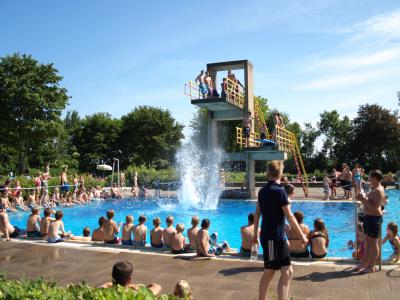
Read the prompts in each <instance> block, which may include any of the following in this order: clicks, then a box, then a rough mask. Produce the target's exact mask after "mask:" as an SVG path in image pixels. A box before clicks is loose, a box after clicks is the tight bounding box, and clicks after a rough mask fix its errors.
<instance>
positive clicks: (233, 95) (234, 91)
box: [225, 78, 244, 108]
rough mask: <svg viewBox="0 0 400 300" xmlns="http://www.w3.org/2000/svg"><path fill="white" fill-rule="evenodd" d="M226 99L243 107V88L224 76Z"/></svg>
mask: <svg viewBox="0 0 400 300" xmlns="http://www.w3.org/2000/svg"><path fill="white" fill-rule="evenodd" d="M226 80H227V85H226V91H225V92H226V100H227V101H228V102H229V103H232V104H233V105H235V106H237V107H239V108H243V107H244V90H243V88H242V87H241V86H240V85H239V84H238V83H237V82H235V81H233V80H232V79H229V78H226Z"/></svg>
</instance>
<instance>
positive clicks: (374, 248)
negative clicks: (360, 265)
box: [364, 237, 379, 272]
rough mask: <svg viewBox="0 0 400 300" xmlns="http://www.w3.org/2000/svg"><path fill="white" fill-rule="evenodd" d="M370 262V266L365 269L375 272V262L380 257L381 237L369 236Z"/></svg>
mask: <svg viewBox="0 0 400 300" xmlns="http://www.w3.org/2000/svg"><path fill="white" fill-rule="evenodd" d="M369 240H370V244H369V246H370V248H369V253H370V255H369V262H368V267H367V268H366V269H365V270H364V271H365V272H375V264H376V261H377V259H378V257H379V239H374V238H371V237H370V238H369Z"/></svg>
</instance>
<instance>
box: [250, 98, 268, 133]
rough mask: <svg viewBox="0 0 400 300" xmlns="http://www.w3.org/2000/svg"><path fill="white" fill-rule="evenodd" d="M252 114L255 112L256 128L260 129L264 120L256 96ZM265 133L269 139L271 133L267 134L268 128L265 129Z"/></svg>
mask: <svg viewBox="0 0 400 300" xmlns="http://www.w3.org/2000/svg"><path fill="white" fill-rule="evenodd" d="M254 114H255V119H256V122H257V126H258V129H259V130H260V131H261V129H262V128H263V126H264V124H266V122H265V116H264V114H263V112H262V110H261V105H260V100H258V98H256V97H254ZM265 135H266V137H267V139H268V140H270V139H271V135H270V134H269V131H268V128H266V130H265Z"/></svg>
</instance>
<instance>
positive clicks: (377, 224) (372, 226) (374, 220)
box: [363, 215, 383, 239]
mask: <svg viewBox="0 0 400 300" xmlns="http://www.w3.org/2000/svg"><path fill="white" fill-rule="evenodd" d="M382 223H383V218H382V216H369V215H365V216H364V219H363V229H364V233H365V234H366V235H368V236H369V237H370V238H373V239H377V238H380V237H381V231H382Z"/></svg>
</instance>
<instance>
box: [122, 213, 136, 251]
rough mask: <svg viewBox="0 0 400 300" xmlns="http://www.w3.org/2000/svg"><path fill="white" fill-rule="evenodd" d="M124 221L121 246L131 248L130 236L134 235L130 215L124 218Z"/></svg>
mask: <svg viewBox="0 0 400 300" xmlns="http://www.w3.org/2000/svg"><path fill="white" fill-rule="evenodd" d="M125 221H126V223H125V224H124V226H123V227H122V245H125V246H133V242H132V235H133V233H134V230H135V226H134V225H133V217H132V215H128V216H126V218H125Z"/></svg>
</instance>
